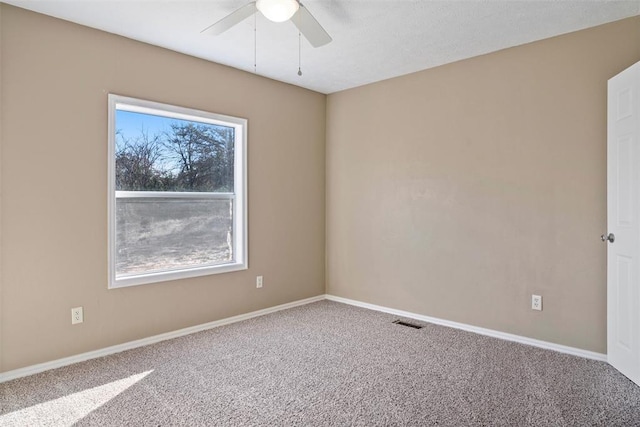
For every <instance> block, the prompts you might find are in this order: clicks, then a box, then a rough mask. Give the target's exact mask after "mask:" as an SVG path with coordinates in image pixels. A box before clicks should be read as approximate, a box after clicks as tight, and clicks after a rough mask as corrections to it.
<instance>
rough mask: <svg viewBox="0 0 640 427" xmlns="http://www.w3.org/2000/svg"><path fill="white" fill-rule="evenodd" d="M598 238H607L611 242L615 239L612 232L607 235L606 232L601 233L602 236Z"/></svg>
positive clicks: (604, 240) (605, 239) (604, 239)
mask: <svg viewBox="0 0 640 427" xmlns="http://www.w3.org/2000/svg"><path fill="white" fill-rule="evenodd" d="M600 239H602V241H603V242H606V241H607V240H608V241H609V242H611V243H613V242H614V241H615V240H616V236H615V235H614V234H613V233H609V235H608V236H607V235H606V234H603V235H602V236H600Z"/></svg>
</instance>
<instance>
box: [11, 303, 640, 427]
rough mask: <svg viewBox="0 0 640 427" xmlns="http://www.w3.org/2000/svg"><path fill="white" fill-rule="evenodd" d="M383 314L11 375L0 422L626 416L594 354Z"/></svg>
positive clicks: (306, 312) (624, 389)
mask: <svg viewBox="0 0 640 427" xmlns="http://www.w3.org/2000/svg"><path fill="white" fill-rule="evenodd" d="M395 319H396V317H395V316H392V315H389V314H384V313H380V312H376V311H371V310H366V309H362V308H357V307H352V306H348V305H344V304H339V303H336V302H331V301H321V302H317V303H313V304H309V305H306V306H302V307H297V308H292V309H289V310H284V311H281V312H278V313H273V314H269V315H266V316H262V317H258V318H254V319H251V320H247V321H243V322H239V323H235V324H232V325H227V326H223V327H219V328H216V329H212V330H209V331H205V332H200V333H196V334H192V335H189V336H185V337H181V338H177V339H173V340H170V341H164V342H161V343H158V344H154V345H150V346H147V347H143V348H138V349H134V350H129V351H126V352H122V353H118V354H114V355H111V356H107V357H103V358H100V359H94V360H91V361H87V362H83V363H78V364H75V365H71V366H67V367H64V368H59V369H55V370H51V371H47V372H44V373H41V374H37V375H33V376H30V377H26V378H21V379H17V380H14V381H10V382H7V383H4V384H0V425H2V426H13V425H19V426H26V425H28V426H59V425H80V426H125V425H135V426H173V425H189V426H197V425H215V426H264V425H269V426H271V425H277V426H432V425H438V426H640V387H638V386H636V385H634V384H633V383H632V382H631V381H629V380H628V379H627V378H626V377H624V376H623V375H621V374H620V373H618V372H617V371H616V370H615V369H613V368H612V367H611V366H609V365H608V364H606V363H603V362H598V361H593V360H588V359H582V358H579V357H574V356H569V355H566V354H561V353H556V352H553V351H548V350H542V349H538V348H535V347H529V346H525V345H521V344H517V343H513V342H509V341H503V340H499V339H495V338H489V337H485V336H481V335H476V334H473V333H469V332H464V331H459V330H456V329H451V328H447V327H443V326H438V325H433V324H424V323H423V324H422V325H424V327H423V328H422V329H413V328H410V327H406V326H402V325H398V324H394V323H392V321H393V320H395ZM405 320H407V319H405ZM411 322H412V323H420V322H415V321H411Z"/></svg>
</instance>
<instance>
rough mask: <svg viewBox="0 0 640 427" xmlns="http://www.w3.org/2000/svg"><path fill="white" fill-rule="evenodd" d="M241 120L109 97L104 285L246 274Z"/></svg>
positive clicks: (244, 134) (244, 127)
mask: <svg viewBox="0 0 640 427" xmlns="http://www.w3.org/2000/svg"><path fill="white" fill-rule="evenodd" d="M246 141H247V121H246V120H245V119H240V118H236V117H229V116H222V115H219V114H213V113H208V112H204V111H198V110H192V109H187V108H181V107H175V106H172V105H166V104H160V103H157V102H150V101H144V100H140V99H134V98H126V97H122V96H117V95H112V94H110V95H109V287H110V288H118V287H123V286H132V285H141V284H144V283H153V282H160V281H165V280H174V279H180V278H186V277H194V276H202V275H207V274H216V273H225V272H229V271H236V270H243V269H246V268H247V214H246V206H247V203H246V193H247V192H246Z"/></svg>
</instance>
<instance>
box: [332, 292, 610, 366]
mask: <svg viewBox="0 0 640 427" xmlns="http://www.w3.org/2000/svg"><path fill="white" fill-rule="evenodd" d="M325 297H326V299H328V300H330V301H335V302H341V303H343V304H349V305H354V306H356V307H362V308H368V309H370V310H375V311H381V312H384V313H389V314H393V315H396V316H401V317H406V318H409V319H415V320H420V321H423V322H428V323H435V324H436V325H442V326H448V327H450V328H455V329H461V330H463V331H468V332H474V333H476V334H480V335H486V336H489V337H494V338H500V339H503V340H507V341H514V342H517V343H520V344H527V345H530V346H533V347H539V348H544V349H547V350H553V351H557V352H560V353H566V354H571V355H573V356H579V357H584V358H587V359H593V360H599V361H602V362H606V361H607V355H606V354H602V353H596V352H594V351H589V350H583V349H580V348H575V347H569V346H566V345H561V344H555V343H551V342H548V341H542V340H536V339H533V338H527V337H523V336H520V335H514V334H508V333H506V332H500V331H495V330H493V329H486V328H480V327H478V326H472V325H467V324H465V323H458V322H452V321H450V320H444V319H438V318H437V317H430V316H423V315H421V314H415V313H411V312H408V311H402V310H396V309H393V308H388V307H383V306H380V305H375V304H369V303H366V302H360V301H356V300H352V299H348V298H342V297H337V296H333V295H328V294H327V295H325Z"/></svg>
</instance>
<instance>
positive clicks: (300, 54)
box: [298, 31, 302, 76]
mask: <svg viewBox="0 0 640 427" xmlns="http://www.w3.org/2000/svg"><path fill="white" fill-rule="evenodd" d="M301 64H302V36H301V35H300V31H298V75H299V76H302V65H301Z"/></svg>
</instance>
